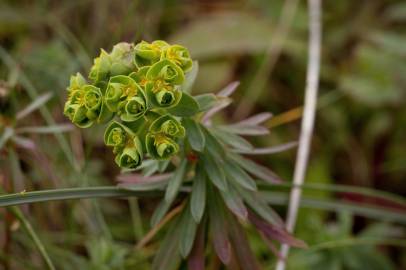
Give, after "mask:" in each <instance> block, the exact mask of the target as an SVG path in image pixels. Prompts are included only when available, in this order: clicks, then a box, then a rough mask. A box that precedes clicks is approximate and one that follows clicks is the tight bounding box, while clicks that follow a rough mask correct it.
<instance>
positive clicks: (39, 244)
mask: <svg viewBox="0 0 406 270" xmlns="http://www.w3.org/2000/svg"><path fill="white" fill-rule="evenodd" d="M9 210H10V211H11V212H12V213H13V215H14V216H15V217H16V218H17V219H18V220H19V221H20V222H21V224H22V225H23V227H24V229H25V230H26V231H27V233H28V234H29V235H30V237H31V238H32V240H33V241H34V244H35V245H36V246H37V248H38V250H39V252H40V253H41V255H42V257H43V258H44V261H45V263H46V265H47V267H48V269H49V270H55V269H56V268H55V266H54V264H53V263H52V260H51V258H50V257H49V254H48V252H47V251H46V249H45V247H44V245H43V244H42V242H41V240H40V239H39V237H38V235H37V234H36V232H35V231H34V228H33V227H32V226H31V223H30V222H29V221H28V220H27V219H26V217H25V216H24V214H23V213H22V212H21V210H20V209H19V208H17V207H15V206H13V207H9Z"/></svg>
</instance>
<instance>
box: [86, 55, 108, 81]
mask: <svg viewBox="0 0 406 270" xmlns="http://www.w3.org/2000/svg"><path fill="white" fill-rule="evenodd" d="M110 69H111V59H110V56H109V54H108V53H107V52H106V51H105V50H103V49H101V52H100V56H99V57H97V58H95V59H94V63H93V66H92V67H91V69H90V73H89V79H90V80H92V81H93V82H95V83H96V82H100V81H103V80H106V79H107V77H108V75H109V72H110Z"/></svg>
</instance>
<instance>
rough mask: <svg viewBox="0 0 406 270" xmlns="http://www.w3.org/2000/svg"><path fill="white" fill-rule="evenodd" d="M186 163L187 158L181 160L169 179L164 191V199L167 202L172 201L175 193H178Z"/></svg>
mask: <svg viewBox="0 0 406 270" xmlns="http://www.w3.org/2000/svg"><path fill="white" fill-rule="evenodd" d="M186 165H187V159H184V160H182V162H181V163H180V165H179V167H178V168H177V169H176V171H175V173H174V174H173V177H172V178H171V179H169V184H168V187H167V188H166V193H165V200H166V201H167V202H172V201H173V200H174V199H175V197H176V195H177V194H178V192H179V188H180V186H181V185H182V181H183V179H184V177H185V171H186Z"/></svg>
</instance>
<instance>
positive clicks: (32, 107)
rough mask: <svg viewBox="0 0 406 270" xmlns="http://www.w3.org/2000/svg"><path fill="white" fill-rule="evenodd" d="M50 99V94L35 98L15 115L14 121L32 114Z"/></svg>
mask: <svg viewBox="0 0 406 270" xmlns="http://www.w3.org/2000/svg"><path fill="white" fill-rule="evenodd" d="M51 98H52V93H50V92H47V93H45V94H43V95H40V96H39V97H36V98H35V99H34V100H33V101H32V102H31V103H30V104H28V106H27V107H25V108H24V109H23V110H21V111H19V112H18V113H17V114H16V119H17V120H21V119H23V118H24V117H26V116H27V115H29V114H30V113H32V112H33V111H35V110H38V109H39V108H40V107H41V106H43V105H44V104H45V103H47V101H48V100H50V99H51Z"/></svg>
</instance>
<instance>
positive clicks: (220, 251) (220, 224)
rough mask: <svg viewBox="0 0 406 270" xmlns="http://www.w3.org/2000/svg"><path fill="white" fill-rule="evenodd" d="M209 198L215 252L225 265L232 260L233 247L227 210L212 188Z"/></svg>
mask: <svg viewBox="0 0 406 270" xmlns="http://www.w3.org/2000/svg"><path fill="white" fill-rule="evenodd" d="M208 196H209V200H208V203H209V216H210V230H211V235H212V241H213V246H214V250H215V251H216V254H217V256H218V257H219V259H220V260H221V261H222V262H223V263H224V264H228V263H230V259H231V246H230V241H229V239H228V227H227V224H226V223H227V222H226V220H225V211H226V210H225V209H224V205H223V204H222V202H221V200H220V198H218V194H217V192H215V190H214V189H213V188H211V190H210V192H209V193H208Z"/></svg>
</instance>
